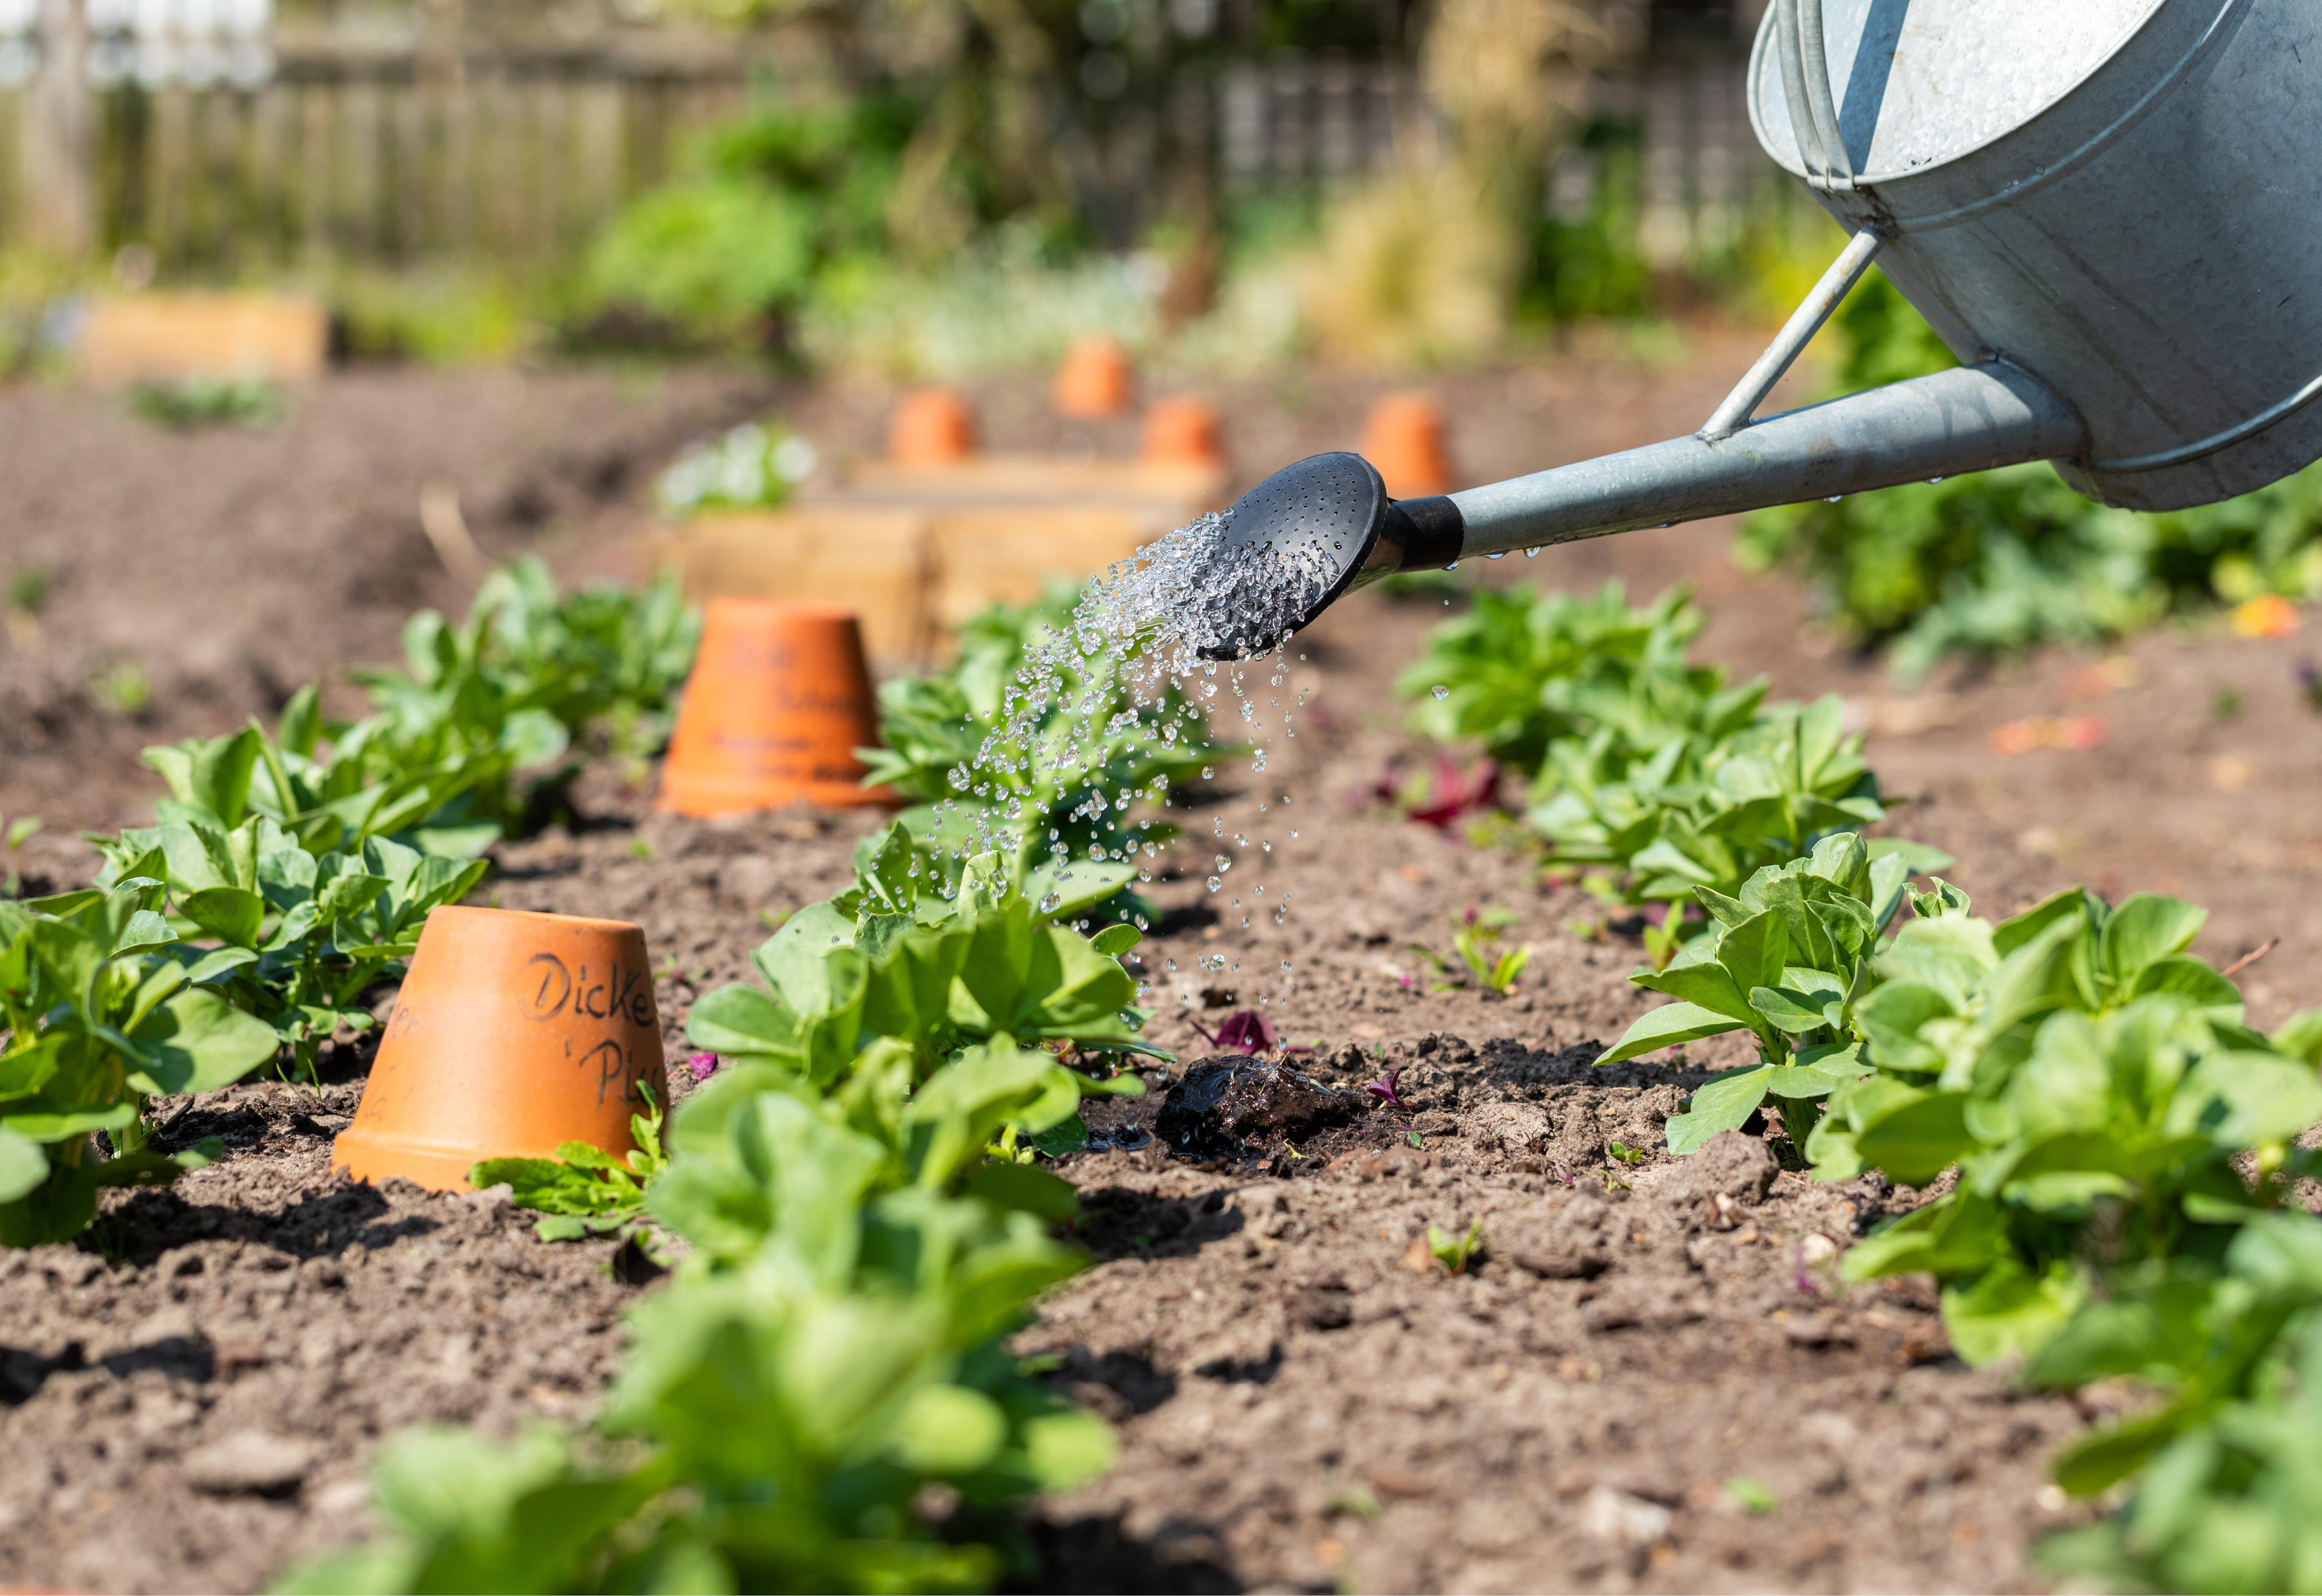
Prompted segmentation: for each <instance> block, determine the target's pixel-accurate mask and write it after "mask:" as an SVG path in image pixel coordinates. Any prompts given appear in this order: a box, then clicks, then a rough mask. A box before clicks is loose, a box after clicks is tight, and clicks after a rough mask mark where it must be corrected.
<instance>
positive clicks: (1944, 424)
mask: <svg viewBox="0 0 2322 1596" xmlns="http://www.w3.org/2000/svg"><path fill="white" fill-rule="evenodd" d="M1737 391H1738V390H1737ZM2086 438H2087V433H2086V429H2085V428H2084V427H2083V425H2082V424H2081V422H2080V416H2079V415H2077V414H2076V413H2075V412H2074V411H2073V409H2072V407H2071V406H2069V405H2067V404H2065V403H2064V401H2063V400H2061V399H2060V398H2059V397H2056V395H2055V394H2053V393H2052V392H2051V391H2050V390H2049V389H2048V388H2046V387H2045V386H2044V385H2043V384H2042V383H2041V382H2040V381H2039V380H2038V379H2037V378H2034V377H2032V376H2031V375H2029V374H2028V373H2026V372H2024V371H2021V370H2018V369H2016V368H2015V367H2013V366H2010V365H2008V364H2007V362H2006V361H2004V360H1986V361H1984V362H1983V363H1981V364H1979V365H1975V366H1968V367H1963V368H1961V369H1955V370H1951V371H1943V372H1938V373H1936V374H1935V375H1933V376H1931V377H1917V378H1911V379H1910V380H1909V381H1906V382H1898V383H1894V384H1891V385H1889V386H1888V387H1886V388H1872V389H1870V390H1869V391H1868V392H1865V393H1858V394H1850V395H1848V396H1847V397H1844V398H1841V399H1833V400H1832V401H1830V402H1829V403H1827V404H1823V405H1814V406H1807V407H1806V408H1805V409H1802V410H1792V411H1789V412H1787V413H1785V414H1783V415H1775V416H1770V417H1769V418H1767V419H1766V420H1764V421H1760V422H1756V423H1752V424H1748V425H1743V426H1739V427H1736V428H1734V429H1733V430H1732V431H1729V432H1726V433H1724V434H1723V436H1715V437H1713V436H1711V435H1710V431H1709V429H1706V428H1705V429H1704V431H1702V432H1700V433H1691V434H1688V435H1687V436H1686V437H1682V438H1672V439H1669V440H1668V442H1660V443H1652V444H1648V445H1646V446H1645V447H1644V448H1641V449H1632V450H1628V451H1624V452H1623V453H1619V454H1608V455H1604V456H1602V457H1600V458H1598V459H1595V460H1586V461H1578V462H1577V463H1575V464H1572V465H1567V466H1558V467H1556V468H1555V469H1554V470H1546V471H1538V472H1535V473H1533V474H1532V475H1531V476H1528V477H1516V478H1512V479H1509V480H1507V481H1504V482H1495V483H1491V484H1488V485H1487V486H1485V487H1481V488H1463V489H1462V490H1460V491H1459V492H1457V493H1451V494H1445V495H1441V496H1439V497H1429V498H1412V499H1401V500H1393V499H1389V498H1388V497H1387V496H1386V493H1385V488H1384V487H1383V486H1382V485H1381V484H1380V481H1379V476H1378V473H1377V472H1376V470H1373V469H1372V468H1371V466H1370V464H1369V463H1368V462H1367V461H1364V460H1363V459H1362V458H1361V457H1360V456H1358V455H1353V454H1321V455H1316V456H1313V457H1312V459H1309V460H1303V461H1299V462H1298V463H1297V464H1295V465H1294V466H1291V467H1289V468H1287V469H1286V470H1282V471H1278V472H1276V473H1275V475H1274V476H1272V477H1269V478H1267V479H1266V481H1264V482H1261V483H1259V484H1258V485H1257V487H1256V488H1252V489H1251V490H1250V491H1249V492H1248V494H1246V495H1244V496H1243V497H1242V498H1241V499H1239V501H1237V503H1236V504H1235V506H1234V507H1233V509H1232V511H1231V512H1230V514H1229V515H1228V518H1227V527H1228V531H1229V534H1230V537H1231V540H1232V542H1233V543H1234V544H1237V545H1243V546H1248V545H1254V544H1261V543H1262V544H1265V545H1267V546H1269V547H1270V548H1271V549H1272V550H1273V551H1274V552H1275V554H1276V555H1277V556H1278V557H1280V558H1281V559H1282V560H1283V561H1284V564H1285V565H1297V566H1302V567H1304V568H1308V569H1311V568H1312V566H1313V564H1314V563H1315V561H1317V560H1328V561H1330V564H1331V567H1332V569H1333V572H1334V576H1335V579H1334V580H1332V581H1330V582H1329V583H1327V584H1325V585H1323V586H1322V587H1321V588H1319V589H1318V590H1317V591H1316V593H1315V597H1314V598H1313V600H1312V602H1311V603H1310V604H1309V605H1308V606H1307V607H1306V608H1305V611H1304V613H1303V614H1301V615H1297V616H1292V617H1291V618H1290V620H1289V623H1288V625H1286V626H1284V633H1285V634H1286V633H1288V632H1295V631H1297V630H1299V629H1300V628H1301V627H1303V626H1304V625H1307V624H1308V623H1309V622H1311V621H1312V620H1313V619H1314V617H1315V616H1319V615H1320V614H1321V612H1322V611H1323V610H1324V609H1325V608H1327V607H1329V606H1330V605H1331V604H1332V603H1335V602H1336V601H1337V600H1338V599H1339V597H1342V596H1343V595H1345V594H1346V593H1348V592H1349V591H1351V590H1352V589H1354V588H1358V587H1360V586H1362V585H1364V584H1365V583H1367V582H1370V581H1373V580H1376V579H1378V578H1380V577H1384V576H1387V575H1389V574H1391V573H1393V572H1394V571H1398V570H1421V569H1425V568H1428V567H1440V566H1445V565H1449V564H1450V563H1452V562H1453V561H1458V560H1463V559H1474V558H1477V557H1480V556H1484V555H1489V554H1499V553H1505V552H1509V551H1511V550H1515V549H1535V548H1539V547H1541V546H1543V545H1545V544H1549V543H1572V542H1575V541H1577V540H1578V539H1581V538H1589V537H1596V536H1600V535H1602V534H1605V533H1610V532H1626V531H1629V530H1631V529H1632V528H1635V527H1641V526H1666V525H1668V524H1672V523H1674V522H1678V521H1695V520H1700V519H1702V518H1704V517H1705V516H1711V515H1732V514H1735V513H1737V512H1739V511H1742V510H1756V509H1763V508H1765V507H1766V506H1769V505H1783V504H1796V503H1800V502H1803V501H1805V500H1808V499H1815V498H1834V497H1839V496H1840V495H1842V494H1849V493H1860V492H1864V491H1867V490H1869V489H1870V488H1891V487H1894V486H1896V485H1897V484H1898V483H1904V482H1914V481H1924V480H1926V479H1930V478H1933V477H1947V476H1954V475H1957V474H1959V473H1961V472H1964V471H1980V470H1991V469H1993V468H1995V467H1998V466H2007V465H2020V464H2022V463H2024V462H2025V461H2037V460H2054V459H2059V458H2064V457H2070V456H2075V455H2078V454H2080V452H2081V451H2083V450H2084V448H2085V446H2086ZM1227 641H1228V642H1229V643H1230V646H1227V647H1220V648H1219V649H1216V650H1213V651H1211V652H1215V653H1218V654H1219V655H1220V656H1224V655H1228V654H1248V653H1253V652H1262V651H1263V650H1266V649H1268V648H1271V647H1272V646H1274V644H1275V643H1278V642H1280V641H1281V638H1280V636H1279V635H1276V636H1257V635H1255V634H1253V635H1249V636H1244V637H1236V638H1232V639H1230V640H1227Z"/></svg>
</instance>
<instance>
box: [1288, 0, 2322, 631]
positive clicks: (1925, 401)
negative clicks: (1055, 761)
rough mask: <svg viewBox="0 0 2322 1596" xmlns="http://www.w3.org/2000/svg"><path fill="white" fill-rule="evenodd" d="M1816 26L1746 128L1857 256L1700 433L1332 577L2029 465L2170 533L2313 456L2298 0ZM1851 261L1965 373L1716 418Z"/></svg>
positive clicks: (2320, 348)
mask: <svg viewBox="0 0 2322 1596" xmlns="http://www.w3.org/2000/svg"><path fill="white" fill-rule="evenodd" d="M1823 12H1824V0H1777V4H1776V5H1774V6H1773V7H1772V8H1771V10H1770V11H1769V13H1768V15H1767V19H1766V23H1765V25H1764V26H1763V27H1762V28H1761V29H1760V32H1759V36H1758V43H1757V48H1756V50H1755V53H1754V54H1753V55H1752V57H1751V83H1750V105H1751V121H1752V124H1753V125H1754V126H1755V127H1756V128H1757V130H1758V133H1759V138H1760V141H1761V142H1762V143H1764V144H1765V145H1766V147H1767V149H1768V150H1769V152H1770V153H1772V154H1773V155H1774V157H1775V158H1776V160H1779V161H1781V162H1783V164H1785V165H1786V166H1788V167H1789V168H1790V169H1791V170H1793V171H1794V172H1796V173H1797V174H1798V175H1800V176H1801V177H1805V178H1807V179H1808V180H1809V181H1810V182H1812V183H1813V184H1814V185H1815V191H1816V194H1817V196H1818V197H1819V198H1820V199H1821V201H1822V203H1823V205H1824V206H1825V207H1826V208H1828V209H1829V210H1830V212H1831V213H1832V214H1833V215H1834V216H1836V217H1837V218H1838V219H1839V220H1840V221H1841V222H1842V223H1845V224H1846V226H1847V227H1848V228H1849V229H1850V230H1851V232H1852V233H1854V234H1855V237H1854V239H1853V240H1852V242H1850V243H1849V245H1848V246H1847V249H1846V251H1844V252H1843V253H1842V255H1841V256H1840V258H1839V260H1838V261H1837V263H1836V264H1834V265H1833V267H1832V269H1830V271H1829V272H1827V273H1825V275H1824V279H1823V281H1822V283H1821V284H1819V285H1818V286H1817V287H1816V288H1815V293H1814V294H1813V295H1811V296H1809V297H1808V300H1807V302H1806V303H1805V305H1803V306H1800V307H1799V309H1798V311H1797V312H1796V314H1795V315H1793V316H1792V317H1791V319H1790V322H1789V324H1787V326H1786V327H1785V328H1784V329H1783V331H1782V333H1781V334H1780V336H1779V337H1778V338H1777V339H1776V341H1775V342H1774V345H1773V347H1771V348H1770V349H1769V350H1768V351H1767V352H1766V353H1765V355H1763V356H1762V357H1760V360H1759V361H1758V363H1757V364H1756V365H1755V366H1753V367H1752V369H1751V371H1750V373H1749V374H1748V375H1747V376H1745V377H1744V378H1743V379H1742V382H1741V383H1740V384H1739V385H1737V386H1736V388H1734V390H1733V392H1732V394H1731V395H1729V396H1728V397H1727V398H1726V401H1725V402H1724V403H1723V405H1721V406H1719V407H1718V410H1717V412H1716V414H1715V415H1714V416H1713V417H1712V418H1711V421H1710V424H1709V425H1708V426H1707V427H1706V428H1705V429H1704V432H1703V433H1700V434H1697V435H1696V436H1693V437H1689V438H1678V439H1673V440H1671V441H1670V442H1666V443H1656V444H1652V445H1650V447H1647V448H1643V449H1633V450H1630V451H1627V452H1625V453H1622V454H1615V455H1610V456H1606V457H1605V458H1604V459H1601V460H1594V461H1582V462H1580V463H1578V464H1577V465H1570V466H1564V467H1559V469H1557V470H1549V471H1541V472H1538V473H1536V474H1534V475H1532V476H1529V477H1519V478H1516V479H1512V480H1510V481H1506V482H1498V483H1494V484H1491V485H1490V486H1488V487H1483V488H1467V489H1465V490H1463V491H1461V492H1458V493H1455V494H1451V495H1449V497H1439V498H1431V499H1422V500H1412V501H1409V502H1408V503H1407V504H1406V505H1402V506H1385V507H1384V508H1383V509H1382V510H1381V511H1380V512H1379V513H1378V515H1375V516H1374V518H1373V520H1372V522H1371V523H1370V525H1369V529H1368V531H1367V536H1366V540H1365V542H1364V544H1363V546H1362V548H1361V550H1360V552H1359V554H1358V555H1357V553H1356V552H1355V551H1352V550H1351V549H1350V550H1349V551H1348V555H1349V557H1350V558H1358V560H1359V563H1360V566H1361V570H1360V571H1359V572H1358V573H1356V574H1354V575H1350V576H1349V577H1348V581H1352V580H1355V579H1358V578H1359V577H1360V576H1361V575H1367V574H1373V571H1374V568H1375V567H1377V568H1382V569H1383V568H1384V565H1385V563H1386V562H1388V561H1395V562H1401V563H1419V562H1422V561H1423V562H1427V563H1434V562H1436V561H1437V560H1438V558H1439V557H1440V552H1442V551H1444V550H1446V549H1448V547H1449V543H1451V542H1452V541H1454V540H1456V541H1457V542H1458V547H1459V552H1461V554H1462V555H1480V554H1492V553H1500V552H1507V551H1510V550H1514V549H1520V548H1529V547H1534V546H1538V545H1540V544H1545V543H1563V542H1568V541H1571V540H1573V539H1576V538H1585V537H1594V536H1596V535H1598V534H1604V533H1610V532H1623V531H1627V530H1629V529H1631V528H1632V527H1639V526H1653V525H1664V524H1670V523H1674V522H1677V521H1683V520H1690V519H1695V518H1697V517H1701V516H1705V515H1724V514H1731V513H1732V512H1735V511H1741V510H1749V509H1756V508H1760V507H1762V506H1769V505H1777V504H1787V503H1794V502H1796V501H1799V500H1802V499H1807V498H1815V497H1833V496H1836V495H1841V494H1848V493H1859V492H1863V491H1866V490H1869V489H1871V488H1885V487H1891V486H1894V485H1896V484H1897V483H1902V482H1908V481H1912V480H1915V479H1926V478H1933V477H1943V476H1952V475H1956V474H1959V473H1961V472H1964V471H1974V470H1989V469H1992V468H1994V467H1997V466H2003V465H2011V464H2016V463H2020V462H2023V461H2034V460H2052V461H2055V463H2056V466H2057V469H2058V470H2059V471H2060V472H2061V474H2062V475H2063V477H2064V479H2066V480H2067V481H2068V482H2071V484H2072V485H2073V486H2074V487H2076V488H2080V490H2081V491H2082V492H2085V493H2088V494H2089V495H2090V496H2091V497H2096V498H2099V499H2101V500H2103V501H2104V502H2106V503H2107V504H2116V505H2125V506H2130V507H2133V508H2138V509H2171V508H2176V507H2178V506H2184V505H2190V504H2199V503H2205V502H2208V501H2210V500H2214V499H2219V498H2225V497H2231V496H2232V495H2235V494H2238V493H2244V492H2247V491H2249V490H2251V489H2253V488H2258V487H2262V486H2263V485H2264V484H2265V483H2267V482H2270V481H2272V480H2273V479H2276V478H2278V477H2281V476H2284V475H2287V474H2288V473H2289V472H2290V471H2293V470H2298V469H2299V468H2300V467H2302V466H2304V465H2306V464H2308V462H2309V461H2313V460H2315V459H2316V458H2317V457H2322V403H2317V400H2322V115H2317V106H2322V0H1828V12H1829V15H1828V18H1827V23H1826V25H1825V19H1824V15H1823ZM1817 63H1819V64H1817ZM1841 89H1842V94H1841ZM1802 127H1810V128H1813V129H1815V132H1812V133H1810V134H1809V136H1807V137H1806V138H1805V140H1804V141H1803V145H1804V148H1801V143H1802V141H1801V140H1800V139H1799V137H1798V136H1797V134H1796V132H1794V131H1793V130H1794V129H1796V128H1802ZM1873 253H1877V254H1878V256H1879V264H1880V265H1881V267H1882V269H1884V270H1885V271H1886V272H1887V273H1888V276H1889V277H1890V278H1893V279H1894V282H1895V285H1896V286H1897V287H1898V288H1900V289H1901V290H1902V291H1903V293H1904V294H1905V295H1906V296H1908V297H1909V298H1910V300H1911V302H1912V303H1913V304H1914V305H1915V306H1918V308H1919V309H1920V311H1921V312H1922V313H1923V314H1924V315H1926V317H1927V319H1928V321H1929V322H1930V323H1931V324H1933V326H1934V328H1935V331H1936V332H1937V333H1940V334H1941V335H1942V337H1943V340H1944V342H1946V343H1948V344H1949V345H1950V346H1951V348H1952V351H1954V352H1955V353H1956V354H1958V355H1959V357H1960V358H1961V360H1962V361H1963V362H1965V364H1964V366H1963V367H1962V369H1959V370H1955V371H1948V372H1943V373H1941V374H1939V375H1937V376H1933V377H1924V378H1915V379H1914V380H1912V381H1909V382H1905V383H1897V384H1894V385H1892V386H1890V387H1888V388H1877V389H1873V390H1871V391H1869V392H1868V393H1861V394H1854V395H1850V396H1848V397H1845V398H1842V399H1838V400H1834V401H1833V402H1831V403H1829V404H1826V405H1819V406H1812V407H1810V408H1807V409H1805V410H1797V411H1792V412H1790V413H1788V414H1787V415H1778V416H1774V417H1772V418H1770V419H1769V420H1766V421H1762V422H1758V423H1754V424H1748V425H1743V424H1742V422H1743V420H1744V419H1745V418H1746V417H1747V416H1748V415H1749V413H1750V412H1751V410H1753V409H1754V408H1755V407H1756V406H1757V405H1758V403H1759V402H1760V400H1761V399H1762V397H1763V396H1764V394H1765V392H1766V391H1767V390H1768V389H1769V388H1770V387H1771V386H1772V383H1773V381H1774V379H1775V378H1778V376H1779V375H1780V373H1781V371H1782V370H1783V369H1785V368H1787V365H1788V364H1789V362H1790V360H1792V359H1793V358H1794V357H1795V356H1796V353H1797V351H1798V350H1799V349H1800V348H1802V347H1803V346H1804V345H1805V342H1806V341H1807V340H1808V339H1809V338H1811V337H1812V336H1813V333H1814V331H1815V329H1816V328H1817V327H1819V326H1820V325H1821V324H1822V322H1823V320H1824V317H1825V316H1826V315H1828V314H1829V311H1830V309H1831V308H1832V306H1834V305H1835V303H1836V301H1837V299H1838V297H1839V296H1841V295H1842V293H1843V292H1844V288H1845V287H1846V286H1847V285H1848V284H1850V283H1851V281H1852V280H1853V278H1855V277H1857V276H1859V275H1860V271H1861V270H1862V269H1863V268H1864V267H1865V266H1866V265H1867V264H1868V263H1869V259H1870V257H1871V255H1872V254H1873ZM1729 429H1731V430H1729ZM1397 514H1402V515H1403V517H1404V519H1405V520H1407V521H1408V522H1409V523H1410V524H1411V527H1412V528H1417V529H1420V532H1421V535H1418V536H1404V537H1402V538H1401V539H1399V540H1389V539H1387V538H1385V537H1384V536H1383V534H1382V533H1381V530H1380V529H1381V527H1382V526H1383V525H1384V524H1385V523H1386V522H1387V521H1390V520H1393V519H1394V516H1395V515H1397ZM1257 519H1258V518H1256V517H1254V518H1253V524H1251V525H1249V526H1248V527H1247V528H1245V529H1244V530H1245V531H1246V533H1247V534H1248V536H1250V537H1252V538H1265V537H1269V536H1271V535H1272V534H1271V532H1270V530H1269V529H1268V528H1267V527H1266V526H1263V525H1259V524H1256V522H1257ZM1406 530H1409V529H1406ZM1390 544H1391V545H1392V546H1390ZM1339 590H1343V588H1339V589H1334V591H1333V593H1332V595H1331V596H1332V597H1335V596H1336V591H1339ZM1323 602H1325V603H1327V602H1329V600H1328V599H1327V598H1326V599H1325V600H1324V601H1323ZM1317 607H1318V608H1319V606H1317ZM1308 618H1311V616H1309V617H1308ZM1301 624H1303V622H1302V623H1301Z"/></svg>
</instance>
